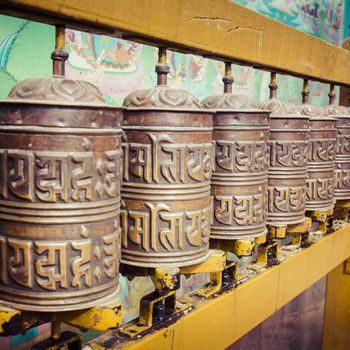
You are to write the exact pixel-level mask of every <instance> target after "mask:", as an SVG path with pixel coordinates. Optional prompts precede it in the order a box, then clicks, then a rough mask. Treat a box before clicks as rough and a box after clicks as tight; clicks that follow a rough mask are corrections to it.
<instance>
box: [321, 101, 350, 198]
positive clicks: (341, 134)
mask: <svg viewBox="0 0 350 350" xmlns="http://www.w3.org/2000/svg"><path fill="white" fill-rule="evenodd" d="M326 109H327V111H328V113H329V115H330V116H333V117H334V118H336V129H337V143H336V152H335V185H334V198H335V199H336V200H349V199H350V112H349V111H348V109H347V108H346V107H343V106H336V105H334V104H331V105H328V106H326Z"/></svg>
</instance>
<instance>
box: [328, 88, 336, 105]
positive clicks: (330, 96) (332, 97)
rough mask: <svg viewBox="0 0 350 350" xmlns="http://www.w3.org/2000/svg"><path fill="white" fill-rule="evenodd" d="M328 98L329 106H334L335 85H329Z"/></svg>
mask: <svg viewBox="0 0 350 350" xmlns="http://www.w3.org/2000/svg"><path fill="white" fill-rule="evenodd" d="M328 97H329V104H330V105H333V104H335V98H336V93H335V85H334V84H330V87H329V93H328Z"/></svg>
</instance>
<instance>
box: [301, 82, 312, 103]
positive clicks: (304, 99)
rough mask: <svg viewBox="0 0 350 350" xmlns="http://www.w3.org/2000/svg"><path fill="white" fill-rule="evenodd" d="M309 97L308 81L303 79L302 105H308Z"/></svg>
mask: <svg viewBox="0 0 350 350" xmlns="http://www.w3.org/2000/svg"><path fill="white" fill-rule="evenodd" d="M309 95H310V89H309V80H308V79H304V84H303V91H302V92H301V96H302V103H303V104H308V103H309Z"/></svg>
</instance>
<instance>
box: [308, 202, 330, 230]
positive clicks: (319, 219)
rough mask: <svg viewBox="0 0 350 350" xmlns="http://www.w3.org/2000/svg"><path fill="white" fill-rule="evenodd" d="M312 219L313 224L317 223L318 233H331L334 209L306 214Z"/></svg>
mask: <svg viewBox="0 0 350 350" xmlns="http://www.w3.org/2000/svg"><path fill="white" fill-rule="evenodd" d="M306 215H307V216H308V217H310V218H311V220H312V222H313V223H317V231H316V232H318V233H321V234H326V233H327V232H331V230H332V224H333V215H334V209H333V208H329V209H328V210H313V211H309V212H307V213H306Z"/></svg>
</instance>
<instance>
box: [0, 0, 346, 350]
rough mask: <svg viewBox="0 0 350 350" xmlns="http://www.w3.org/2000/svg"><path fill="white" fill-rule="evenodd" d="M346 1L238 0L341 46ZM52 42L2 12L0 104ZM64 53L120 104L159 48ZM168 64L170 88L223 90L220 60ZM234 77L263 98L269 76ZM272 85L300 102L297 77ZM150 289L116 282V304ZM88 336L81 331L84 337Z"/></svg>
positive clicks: (89, 44)
mask: <svg viewBox="0 0 350 350" xmlns="http://www.w3.org/2000/svg"><path fill="white" fill-rule="evenodd" d="M344 1H345V0H344ZM344 1H343V0H236V2H237V3H240V4H242V5H244V6H246V7H248V8H250V9H252V10H254V11H258V12H259V13H262V14H264V15H267V16H270V17H273V18H276V19H278V20H280V21H282V22H283V23H286V24H288V25H290V26H293V27H294V28H297V29H300V30H302V31H305V32H307V33H310V34H312V35H315V36H317V37H319V38H321V39H324V40H327V41H328V42H331V43H335V44H337V45H340V44H341V39H342V32H343V17H344ZM346 1H348V0H346ZM349 2H350V0H349ZM53 45H54V29H53V27H51V26H48V25H43V24H39V23H35V22H29V21H25V20H22V19H17V18H10V17H6V16H1V15H0V99H4V98H6V96H7V94H8V92H9V90H10V89H11V87H12V86H13V85H14V84H16V83H17V82H19V81H20V80H22V79H25V78H28V77H31V76H37V77H38V76H49V75H50V74H51V60H50V55H51V51H52V49H53ZM66 49H67V51H68V52H69V60H68V63H67V66H66V72H67V75H68V76H69V77H72V78H80V79H86V80H89V81H91V82H93V83H95V84H96V85H97V86H98V87H99V88H100V89H101V90H102V92H103V94H104V97H105V100H106V102H107V103H108V104H111V105H121V104H122V102H123V99H124V97H125V96H126V95H127V94H129V93H130V92H132V91H134V90H136V89H139V88H148V87H151V86H154V85H155V84H156V76H155V73H154V66H155V63H156V60H157V50H156V49H155V48H153V47H150V46H146V45H141V44H138V43H134V42H131V41H126V40H121V39H116V38H111V37H107V36H103V35H102V36H101V35H94V34H89V33H83V32H79V31H74V30H67V31H66ZM168 63H169V65H170V68H171V72H170V74H169V85H171V86H174V87H177V88H183V89H187V90H190V91H191V92H192V93H193V94H194V95H196V96H197V97H198V98H199V99H203V98H205V97H207V96H208V95H211V94H219V93H221V92H222V90H223V84H222V80H221V79H222V75H223V70H224V65H223V63H221V62H218V61H213V60H209V59H206V58H203V57H199V56H194V55H182V54H179V53H174V52H169V56H168ZM233 75H234V77H235V82H234V90H235V92H236V93H239V94H244V95H247V96H250V97H251V98H252V99H253V100H255V101H262V100H265V99H267V98H268V93H269V92H268V84H269V74H268V73H267V72H263V71H259V70H255V69H253V68H251V67H243V66H238V65H235V66H233ZM278 84H279V87H280V88H279V98H281V99H282V100H289V101H292V102H300V91H301V89H302V80H301V79H297V78H293V77H290V76H281V75H279V76H278ZM310 87H311V96H310V101H311V102H312V103H314V104H318V105H322V104H326V103H327V93H328V86H327V85H324V84H320V83H317V82H310ZM203 281H204V279H203V278H200V277H191V278H190V279H188V280H185V279H183V282H184V283H183V287H182V290H181V293H187V292H188V291H190V290H191V289H193V288H196V287H198V286H199V285H200V284H203ZM152 289H153V283H152V281H151V279H150V278H135V279H134V280H132V281H127V279H126V278H124V277H122V278H121V294H120V299H121V300H122V302H123V304H124V306H125V309H126V313H125V320H126V321H128V320H130V319H133V318H135V317H137V312H138V302H139V300H140V298H141V297H142V296H143V295H144V294H146V293H148V292H149V291H151V290H152ZM48 330H49V326H47V325H44V326H41V327H38V328H35V329H32V330H31V331H29V332H27V334H25V335H19V336H15V337H7V338H0V349H1V350H8V349H27V348H29V347H30V345H29V344H31V343H32V342H33V341H34V340H35V341H38V339H40V338H44V337H46V336H47V332H48ZM94 335H96V334H94V333H91V332H88V333H84V337H85V339H87V338H89V337H93V336H94Z"/></svg>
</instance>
